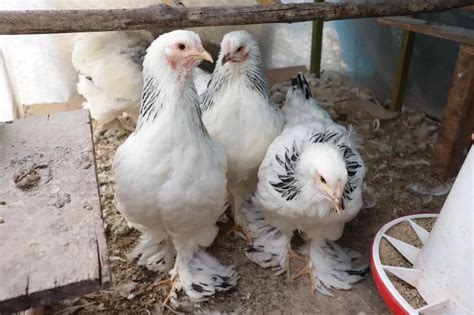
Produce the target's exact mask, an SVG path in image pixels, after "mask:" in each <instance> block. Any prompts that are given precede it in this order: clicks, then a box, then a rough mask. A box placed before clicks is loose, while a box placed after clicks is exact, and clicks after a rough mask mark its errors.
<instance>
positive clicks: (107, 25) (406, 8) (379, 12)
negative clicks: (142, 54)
mask: <svg viewBox="0 0 474 315" xmlns="http://www.w3.org/2000/svg"><path fill="white" fill-rule="evenodd" d="M473 4H474V0H431V1H420V0H411V1H407V0H404V1H399V2H398V3H393V2H391V3H298V4H269V5H264V6H263V5H254V6H234V7H194V8H186V7H176V8H172V7H169V6H166V5H155V6H150V7H146V8H138V9H112V10H30V11H0V34H43V33H71V32H94V31H112V30H136V29H146V28H164V29H167V28H186V27H197V26H216V25H243V24H263V23H288V22H302V21H312V20H323V21H331V20H341V19H353V18H367V17H379V16H394V15H411V14H415V13H421V12H434V11H443V10H449V9H453V8H457V7H463V6H468V5H473Z"/></svg>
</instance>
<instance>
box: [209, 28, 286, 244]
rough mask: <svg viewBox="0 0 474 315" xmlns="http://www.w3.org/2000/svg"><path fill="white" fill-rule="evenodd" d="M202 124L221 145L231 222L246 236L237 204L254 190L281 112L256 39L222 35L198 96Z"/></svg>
mask: <svg viewBox="0 0 474 315" xmlns="http://www.w3.org/2000/svg"><path fill="white" fill-rule="evenodd" d="M201 108H202V111H203V122H204V124H205V125H206V128H207V130H208V131H209V134H210V136H211V138H212V139H214V140H215V141H216V142H218V143H219V144H220V145H222V147H223V148H224V151H225V153H226V155H227V162H228V167H229V171H228V189H229V193H230V195H231V197H232V201H233V202H232V209H233V217H234V223H235V224H236V227H238V228H240V231H241V232H242V233H243V234H244V236H246V238H247V239H249V238H250V236H249V233H248V232H247V228H246V225H247V224H246V222H245V220H244V218H243V216H242V215H241V211H240V208H241V204H242V202H243V201H244V200H246V199H247V198H248V197H249V196H250V195H251V194H252V193H254V192H255V188H256V184H257V170H258V167H259V166H260V163H261V162H262V160H263V157H264V156H265V152H266V150H267V147H268V145H269V144H270V143H271V142H272V141H273V140H274V139H275V138H276V137H277V136H278V135H279V134H280V133H281V130H282V128H283V115H282V113H281V112H280V111H279V109H278V108H277V106H276V105H275V104H274V103H273V101H272V99H271V97H270V91H269V88H268V82H267V78H266V77H265V74H264V72H263V65H262V58H261V54H260V49H259V47H258V43H257V41H256V40H255V39H254V38H253V36H252V35H251V34H250V33H248V32H246V31H234V32H230V33H228V34H226V35H225V36H224V38H223V39H222V42H221V51H220V53H219V58H218V60H217V63H216V68H215V70H214V72H213V73H212V75H211V79H210V81H209V84H208V87H207V90H206V92H204V94H203V95H202V101H201Z"/></svg>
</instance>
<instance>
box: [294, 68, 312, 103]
mask: <svg viewBox="0 0 474 315" xmlns="http://www.w3.org/2000/svg"><path fill="white" fill-rule="evenodd" d="M291 85H292V87H293V91H295V90H301V91H302V92H303V95H304V98H305V99H307V100H309V99H310V98H311V97H313V94H312V93H311V88H310V87H309V84H308V81H306V78H305V76H304V75H303V74H302V73H301V72H300V73H298V74H297V75H296V78H292V79H291Z"/></svg>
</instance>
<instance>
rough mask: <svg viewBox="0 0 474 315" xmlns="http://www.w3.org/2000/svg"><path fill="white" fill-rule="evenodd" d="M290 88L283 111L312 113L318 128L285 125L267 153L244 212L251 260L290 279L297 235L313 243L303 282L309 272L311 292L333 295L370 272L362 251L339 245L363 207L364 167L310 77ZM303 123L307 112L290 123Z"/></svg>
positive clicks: (295, 81) (248, 251)
mask: <svg viewBox="0 0 474 315" xmlns="http://www.w3.org/2000/svg"><path fill="white" fill-rule="evenodd" d="M292 83H293V87H292V88H290V90H289V91H288V96H287V102H286V105H284V106H289V107H290V108H291V107H293V106H294V107H295V108H296V107H297V106H301V107H302V108H307V115H309V116H311V115H313V116H314V121H313V122H311V123H303V124H299V125H288V126H286V127H285V130H284V131H283V132H282V134H281V135H280V136H279V137H278V138H276V139H275V141H274V142H273V143H272V144H271V145H270V146H269V148H268V151H267V154H266V156H265V159H264V160H263V162H262V165H261V166H260V169H259V172H258V178H259V182H258V188H257V191H256V193H255V196H254V198H252V202H248V203H246V204H245V207H243V213H244V214H245V215H246V217H247V220H248V221H249V229H250V231H251V233H252V235H253V244H252V245H251V246H249V247H248V248H247V249H246V255H247V257H248V258H249V259H250V260H252V261H254V262H256V263H258V264H259V265H261V266H262V267H271V268H274V269H275V270H276V271H277V272H278V273H281V272H283V271H285V270H288V272H289V256H290V255H291V254H294V253H293V252H292V250H291V245H290V240H291V237H292V235H293V233H294V231H295V230H299V231H301V232H302V233H303V235H304V237H305V239H306V240H307V241H309V242H310V244H309V264H308V266H307V267H306V268H305V269H304V270H303V272H302V273H301V272H300V275H301V274H304V273H306V272H307V273H310V276H311V280H312V281H311V284H312V291H313V290H314V288H316V289H317V290H319V291H320V292H322V293H323V294H327V295H331V292H330V290H329V289H330V288H337V289H349V288H350V287H351V285H352V284H353V283H355V282H357V281H359V280H360V279H362V278H363V276H365V275H366V274H367V273H368V269H367V268H366V267H358V268H356V267H354V266H353V265H352V260H353V259H355V258H357V256H358V255H357V253H356V252H354V251H350V250H347V249H342V248H340V247H339V246H338V245H337V244H336V243H334V241H336V240H337V239H339V238H340V237H341V236H342V233H343V230H344V225H345V223H346V222H348V221H350V220H351V219H352V218H354V216H355V215H357V213H358V212H359V210H360V208H361V206H362V182H363V179H364V176H365V166H364V163H363V161H362V158H361V156H360V155H359V153H358V151H357V149H356V145H355V143H354V141H353V140H352V135H351V132H350V131H348V130H347V129H346V128H345V127H343V126H340V125H337V124H335V123H334V122H333V121H332V120H331V119H330V118H329V116H327V117H326V115H325V114H322V113H321V111H322V109H321V108H311V107H310V105H311V104H312V105H311V106H313V107H316V106H317V104H316V103H315V102H314V101H312V100H310V99H311V91H310V88H309V86H308V84H307V82H306V80H305V79H304V77H303V76H302V75H301V74H299V75H298V78H297V79H294V80H293V82H292ZM318 116H321V118H323V119H318V118H317V117H318ZM297 117H300V118H301V119H302V121H305V120H306V119H305V115H304V114H303V112H301V113H299V114H298V115H294V116H292V118H291V119H296V120H297Z"/></svg>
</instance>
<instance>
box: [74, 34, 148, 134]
mask: <svg viewBox="0 0 474 315" xmlns="http://www.w3.org/2000/svg"><path fill="white" fill-rule="evenodd" d="M152 41H153V35H152V34H151V33H150V32H147V31H127V32H101V33H88V34H82V35H79V36H78V38H77V39H76V42H75V45H74V49H73V52H72V63H73V66H74V68H75V69H76V71H77V72H78V75H79V82H78V83H77V90H78V92H79V94H81V95H82V96H84V98H85V102H84V103H83V106H84V107H85V108H88V109H89V110H90V112H91V116H92V118H94V119H95V120H96V121H97V122H98V123H99V125H104V124H107V123H109V122H111V121H113V120H114V119H115V118H117V117H119V116H121V115H122V113H123V112H126V113H128V114H130V115H131V116H132V118H134V120H136V118H137V113H138V106H139V101H140V95H141V91H142V87H143V79H142V63H143V57H144V55H145V52H146V48H147V47H148V46H149V45H150V43H151V42H152Z"/></svg>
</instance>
